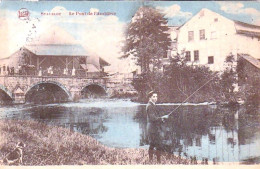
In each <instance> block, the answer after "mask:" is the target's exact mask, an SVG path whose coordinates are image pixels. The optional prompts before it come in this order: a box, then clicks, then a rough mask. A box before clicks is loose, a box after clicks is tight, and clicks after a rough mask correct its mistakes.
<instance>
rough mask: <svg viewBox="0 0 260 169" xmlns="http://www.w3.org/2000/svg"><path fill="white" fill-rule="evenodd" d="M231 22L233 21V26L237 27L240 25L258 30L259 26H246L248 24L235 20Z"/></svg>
mask: <svg viewBox="0 0 260 169" xmlns="http://www.w3.org/2000/svg"><path fill="white" fill-rule="evenodd" d="M233 21H234V22H235V24H237V25H241V26H244V27H248V28H256V29H260V26H257V25H252V24H248V23H244V22H241V21H236V20H233Z"/></svg>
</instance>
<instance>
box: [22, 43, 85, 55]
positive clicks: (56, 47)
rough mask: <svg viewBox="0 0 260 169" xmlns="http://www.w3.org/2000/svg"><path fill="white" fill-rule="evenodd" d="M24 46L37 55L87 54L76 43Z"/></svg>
mask: <svg viewBox="0 0 260 169" xmlns="http://www.w3.org/2000/svg"><path fill="white" fill-rule="evenodd" d="M26 48H27V49H28V50H30V51H31V52H32V53H34V54H35V55H38V56H39V55H40V56H89V53H88V52H87V51H86V50H85V49H84V48H83V47H82V46H81V45H78V44H39V45H38V44H36V45H28V46H26Z"/></svg>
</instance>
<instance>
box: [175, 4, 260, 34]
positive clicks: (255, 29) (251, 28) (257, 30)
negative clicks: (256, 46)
mask: <svg viewBox="0 0 260 169" xmlns="http://www.w3.org/2000/svg"><path fill="white" fill-rule="evenodd" d="M202 11H210V12H212V13H215V14H217V15H220V14H219V13H217V12H213V11H211V10H209V9H207V8H203V9H201V10H200V11H199V12H198V13H197V14H195V15H194V16H193V17H191V18H190V19H189V20H188V21H186V22H185V23H183V24H182V25H181V26H180V27H178V28H177V30H179V29H180V28H181V27H183V26H184V25H186V23H188V22H189V21H190V20H191V19H192V18H194V17H195V16H197V15H198V14H199V13H201V12H202ZM220 16H222V15H220ZM222 17H224V16H222ZM224 18H226V17H224ZM226 19H228V18H226ZM228 20H230V21H233V22H234V23H235V28H236V32H237V33H238V34H242V35H246V36H250V37H260V26H257V25H252V24H248V23H244V22H241V21H237V20H232V19H228ZM243 28H245V29H243Z"/></svg>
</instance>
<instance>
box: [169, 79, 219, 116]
mask: <svg viewBox="0 0 260 169" xmlns="http://www.w3.org/2000/svg"><path fill="white" fill-rule="evenodd" d="M215 77H216V76H214V77H213V78H211V79H210V80H208V81H207V82H206V83H204V84H203V85H202V86H200V87H199V88H198V89H197V90H195V91H194V92H193V93H192V94H191V95H189V96H188V97H187V98H186V99H185V100H184V101H183V102H182V103H181V104H180V105H179V106H177V107H176V108H175V109H174V110H173V111H171V112H170V113H169V114H167V115H164V116H170V115H171V114H172V113H173V112H175V111H176V110H177V109H178V108H179V107H180V106H182V105H183V103H184V102H186V101H187V100H188V99H189V98H190V97H191V96H193V95H194V94H195V93H196V92H197V91H199V90H200V89H201V88H203V87H204V86H205V85H206V84H208V83H209V82H210V81H212V80H213V79H214V78H215Z"/></svg>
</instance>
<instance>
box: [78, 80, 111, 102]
mask: <svg viewBox="0 0 260 169" xmlns="http://www.w3.org/2000/svg"><path fill="white" fill-rule="evenodd" d="M87 95H89V96H90V97H91V98H92V97H93V96H101V97H102V96H106V95H107V88H106V86H105V85H102V84H98V83H88V84H87V85H85V86H83V87H82V88H81V96H82V97H84V96H85V97H87Z"/></svg>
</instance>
